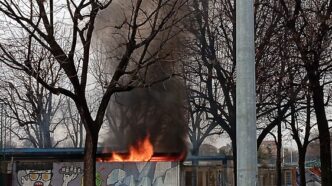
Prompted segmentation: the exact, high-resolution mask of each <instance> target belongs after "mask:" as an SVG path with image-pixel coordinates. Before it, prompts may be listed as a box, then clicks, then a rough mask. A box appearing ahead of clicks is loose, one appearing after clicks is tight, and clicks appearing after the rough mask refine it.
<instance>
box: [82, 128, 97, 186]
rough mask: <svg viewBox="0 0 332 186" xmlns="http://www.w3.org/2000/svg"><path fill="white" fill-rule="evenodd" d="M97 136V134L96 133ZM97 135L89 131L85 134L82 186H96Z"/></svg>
mask: <svg viewBox="0 0 332 186" xmlns="http://www.w3.org/2000/svg"><path fill="white" fill-rule="evenodd" d="M97 134H98V133H97ZM97 143H98V135H95V134H94V133H92V132H91V131H88V130H87V132H86V139H85V149H84V178H83V185H84V186H94V185H96V175H95V172H96V152H97Z"/></svg>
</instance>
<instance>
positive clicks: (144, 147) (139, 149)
mask: <svg viewBox="0 0 332 186" xmlns="http://www.w3.org/2000/svg"><path fill="white" fill-rule="evenodd" d="M185 155H186V153H185V152H182V153H181V154H178V155H176V156H174V155H170V154H168V155H166V154H165V155H155V156H154V151H153V145H152V143H151V142H150V135H147V136H146V137H145V138H144V139H143V140H141V141H138V142H137V144H136V145H133V146H130V147H129V153H126V154H124V153H115V152H113V153H112V156H111V157H106V158H97V161H98V162H140V161H179V160H183V159H184V158H185Z"/></svg>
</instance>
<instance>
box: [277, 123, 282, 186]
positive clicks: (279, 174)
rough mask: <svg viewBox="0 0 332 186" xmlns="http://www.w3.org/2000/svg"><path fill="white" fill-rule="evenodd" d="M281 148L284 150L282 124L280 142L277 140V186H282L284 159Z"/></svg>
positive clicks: (279, 128) (279, 130) (279, 131)
mask: <svg viewBox="0 0 332 186" xmlns="http://www.w3.org/2000/svg"><path fill="white" fill-rule="evenodd" d="M281 148H282V136H281V122H280V123H279V124H278V140H277V161H276V169H277V170H276V171H277V186H281V185H282V170H281V164H282V157H281Z"/></svg>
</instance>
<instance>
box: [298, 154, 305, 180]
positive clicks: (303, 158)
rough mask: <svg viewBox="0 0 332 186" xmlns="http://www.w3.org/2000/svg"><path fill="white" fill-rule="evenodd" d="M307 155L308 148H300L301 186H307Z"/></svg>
mask: <svg viewBox="0 0 332 186" xmlns="http://www.w3.org/2000/svg"><path fill="white" fill-rule="evenodd" d="M305 154H306V148H299V172H300V185H301V186H306V180H305V179H306V178H305Z"/></svg>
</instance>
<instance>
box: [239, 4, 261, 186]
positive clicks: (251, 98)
mask: <svg viewBox="0 0 332 186" xmlns="http://www.w3.org/2000/svg"><path fill="white" fill-rule="evenodd" d="M253 10H254V3H253V0H236V27H235V28H236V146H237V147H236V149H237V167H236V168H237V178H236V179H237V185H238V186H255V185H256V182H257V141H256V93H255V92H256V88H255V85H256V84H255V45H254V11H253Z"/></svg>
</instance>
